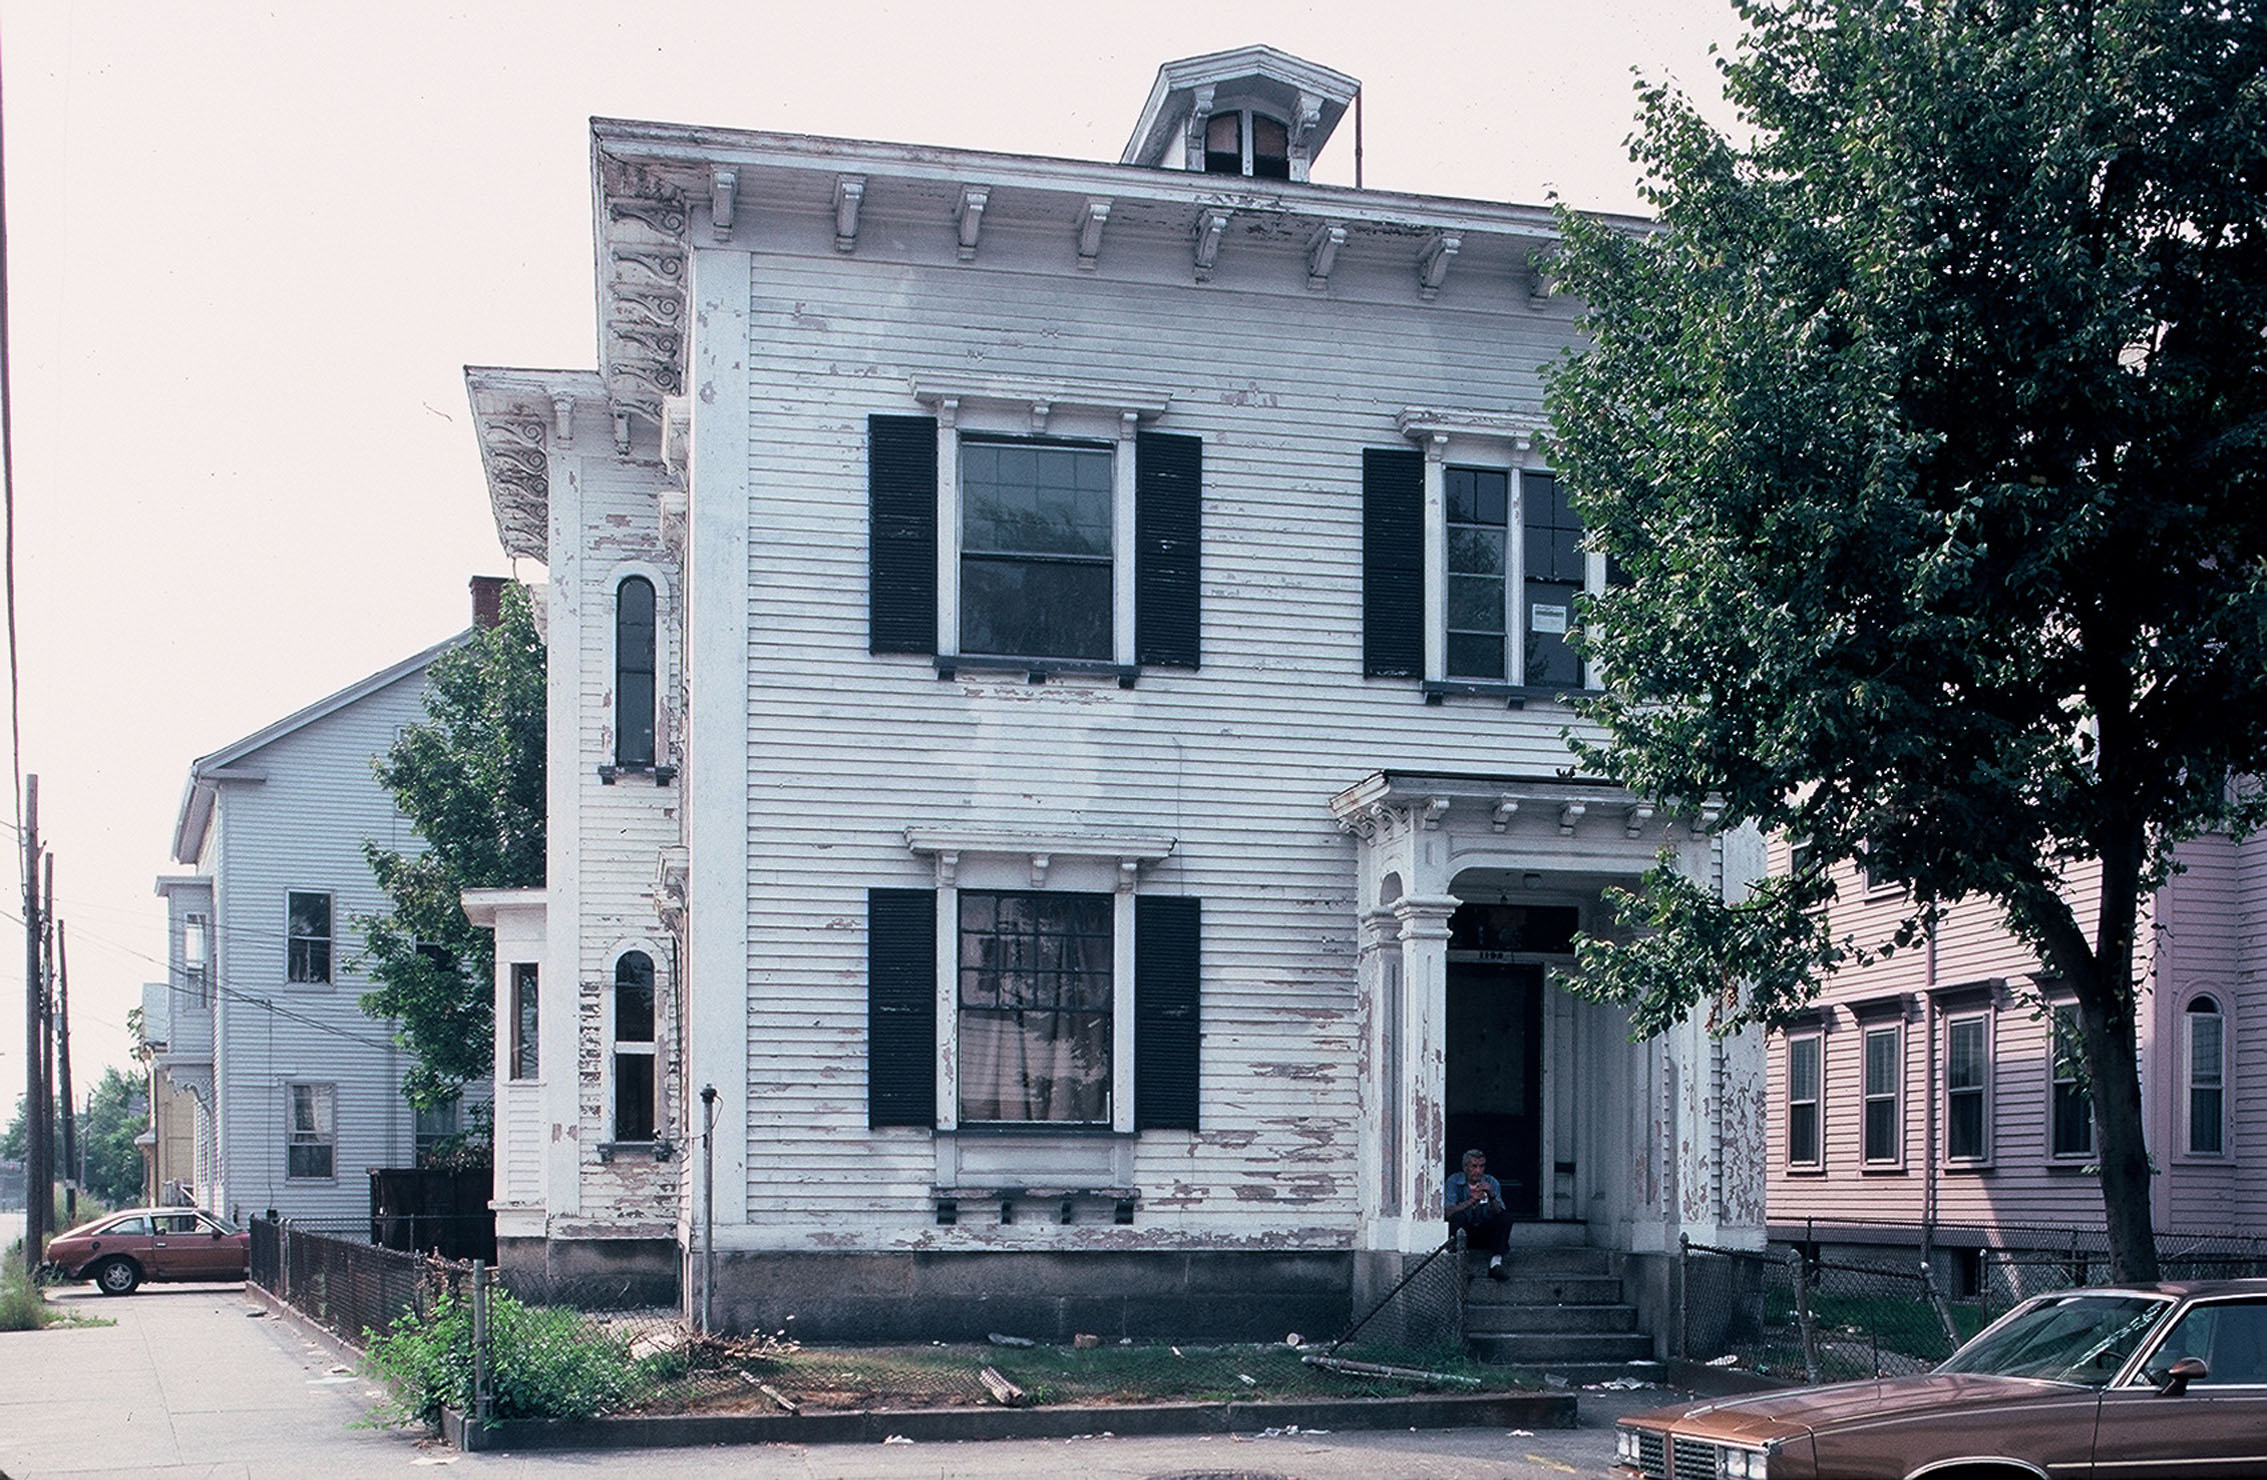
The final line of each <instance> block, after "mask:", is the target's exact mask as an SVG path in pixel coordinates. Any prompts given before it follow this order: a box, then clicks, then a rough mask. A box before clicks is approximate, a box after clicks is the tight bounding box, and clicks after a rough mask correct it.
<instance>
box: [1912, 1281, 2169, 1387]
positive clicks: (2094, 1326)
mask: <svg viewBox="0 0 2267 1480" xmlns="http://www.w3.org/2000/svg"><path fill="white" fill-rule="evenodd" d="M2172 1308H2173V1302H2172V1301H2171V1300H2169V1299H2166V1298H2162V1297H2153V1296H2147V1295H2090V1294H2074V1295H2062V1296H2057V1297H2055V1298H2053V1299H2051V1300H2046V1301H2042V1302H2041V1303H2039V1304H2037V1305H2034V1306H2031V1307H2029V1308H2027V1309H2024V1310H2020V1311H2017V1312H2016V1313H2015V1314H2013V1315H2011V1316H2009V1317H2008V1318H2007V1319H2006V1320H2004V1321H2002V1322H2000V1323H1999V1324H1998V1325H1996V1326H1994V1327H1992V1328H1991V1329H1990V1330H1988V1331H1986V1332H1984V1333H1983V1334H1982V1335H1981V1336H1978V1337H1977V1338H1976V1339H1975V1340H1974V1341H1971V1342H1969V1343H1968V1344H1967V1345H1966V1346H1964V1347H1962V1348H1960V1350H1958V1351H1956V1352H1954V1353H1953V1354H1952V1356H1951V1359H1950V1360H1948V1361H1947V1362H1945V1364H1944V1365H1943V1366H1941V1367H1939V1368H1937V1369H1936V1370H1937V1371H1939V1372H1988V1373H1993V1374H1996V1375H1997V1376H2000V1377H2039V1378H2044V1379H2046V1380H2047V1381H2048V1382H2074V1383H2077V1384H2079V1385H2080V1386H2082V1387H2101V1386H2103V1385H2104V1384H2106V1383H2107V1382H2108V1381H2109V1380H2110V1379H2111V1378H2113V1377H2115V1376H2117V1370H2118V1368H2120V1367H2122V1366H2124V1365H2125V1359H2126V1358H2127V1357H2129V1356H2131V1355H2133V1351H2134V1348H2136V1347H2138V1346H2139V1345H2140V1344H2141V1339H2142V1338H2143V1337H2144V1336H2146V1335H2148V1333H2149V1329H2150V1328H2151V1327H2152V1326H2154V1325H2156V1324H2157V1322H2159V1321H2160V1320H2162V1319H2164V1317H2165V1313H2166V1312H2168V1311H2170V1310H2171V1309H2172Z"/></svg>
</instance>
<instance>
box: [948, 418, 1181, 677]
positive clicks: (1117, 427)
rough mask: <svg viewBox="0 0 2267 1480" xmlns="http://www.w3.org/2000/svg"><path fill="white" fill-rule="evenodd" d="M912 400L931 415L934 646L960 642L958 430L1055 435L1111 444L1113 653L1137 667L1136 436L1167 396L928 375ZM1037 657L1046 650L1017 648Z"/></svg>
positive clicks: (954, 648) (952, 653) (954, 649)
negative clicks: (929, 380)
mask: <svg viewBox="0 0 2267 1480" xmlns="http://www.w3.org/2000/svg"><path fill="white" fill-rule="evenodd" d="M913 398H914V400H916V401H918V402H919V403H920V404H921V405H923V406H925V407H927V408H928V409H929V410H930V411H931V412H933V413H934V414H935V415H936V418H937V653H938V655H939V656H940V657H948V658H954V659H958V658H961V657H963V656H964V655H963V654H962V653H961V650H960V514H961V508H960V438H961V434H962V433H963V432H970V433H979V434H981V435H984V436H988V437H1058V438H1065V439H1068V440H1072V441H1081V442H1100V443H1107V444H1109V445H1110V448H1111V460H1110V661H1111V662H1112V663H1115V664H1117V665H1118V666H1119V667H1123V668H1130V667H1132V666H1134V651H1135V649H1134V436H1135V434H1136V433H1137V432H1138V431H1139V430H1140V429H1141V426H1142V425H1143V423H1145V422H1151V421H1155V420H1156V419H1157V418H1159V417H1161V416H1163V415H1164V414H1165V409H1166V407H1167V406H1168V405H1169V404H1170V403H1171V401H1172V397H1171V396H1169V395H1167V394H1165V393H1163V392H1160V391H1154V390H1148V389H1145V388H1140V387H1131V386H1112V385H1101V384H1096V383H1092V382H1078V381H1047V382H1040V381H1032V382H1010V381H996V380H985V381H974V382H958V383H946V384H937V383H926V384H920V385H916V386H915V387H914V388H913ZM1014 656H1018V657H1025V656H1028V657H1043V656H1045V655H1044V654H1037V653H1033V654H1016V655H1014Z"/></svg>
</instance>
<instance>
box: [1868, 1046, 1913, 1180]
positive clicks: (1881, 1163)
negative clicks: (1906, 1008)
mask: <svg viewBox="0 0 2267 1480" xmlns="http://www.w3.org/2000/svg"><path fill="white" fill-rule="evenodd" d="M1884 1034H1887V1035H1893V1041H1894V1042H1895V1043H1896V1045H1897V1067H1896V1071H1895V1072H1894V1073H1892V1074H1891V1075H1890V1089H1889V1093H1887V1094H1885V1095H1879V1094H1874V1093H1872V1092H1871V1090H1870V1089H1869V1088H1868V1085H1867V1080H1868V1078H1869V1075H1870V1072H1871V1069H1872V1060H1873V1040H1874V1039H1875V1038H1876V1037H1877V1036H1880V1035H1884ZM1882 1100H1887V1101H1888V1102H1889V1104H1890V1105H1891V1107H1892V1114H1891V1116H1890V1122H1891V1126H1892V1134H1893V1135H1894V1136H1895V1138H1896V1142H1897V1145H1896V1149H1895V1151H1894V1152H1893V1153H1892V1154H1891V1155H1889V1156H1870V1155H1868V1154H1867V1146H1866V1125H1867V1122H1868V1121H1870V1120H1871V1119H1872V1116H1871V1114H1870V1113H1869V1112H1870V1111H1871V1110H1872V1108H1873V1106H1874V1105H1875V1104H1876V1103H1878V1102H1880V1101H1882ZM1858 1164H1859V1165H1860V1166H1862V1167H1863V1168H1865V1169H1866V1170H1867V1171H1869V1172H1887V1171H1898V1170H1902V1169H1903V1168H1904V1165H1905V1024H1904V1022H1903V1021H1902V1020H1896V1021H1891V1022H1872V1023H1866V1024H1864V1025H1862V1027H1861V1030H1860V1032H1859V1034H1858Z"/></svg>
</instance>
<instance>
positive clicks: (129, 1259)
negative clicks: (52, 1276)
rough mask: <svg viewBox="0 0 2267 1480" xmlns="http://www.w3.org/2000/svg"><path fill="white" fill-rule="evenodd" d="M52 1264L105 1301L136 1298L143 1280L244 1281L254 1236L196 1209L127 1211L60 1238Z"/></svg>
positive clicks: (51, 1245)
mask: <svg viewBox="0 0 2267 1480" xmlns="http://www.w3.org/2000/svg"><path fill="white" fill-rule="evenodd" d="M47 1263H48V1265H49V1267H50V1268H52V1269H54V1270H56V1271H58V1272H59V1273H61V1275H62V1276H63V1278H65V1279H70V1280H93V1281H94V1283H95V1288H96V1289H99V1290H100V1291H102V1293H103V1294H105V1295H131V1294H133V1293H134V1291H135V1290H136V1289H137V1288H138V1287H139V1286H140V1285H141V1283H142V1282H143V1281H144V1280H241V1279H243V1278H244V1277H245V1275H246V1274H247V1273H249V1272H250V1270H251V1267H252V1236H251V1235H250V1234H248V1233H246V1232H244V1231H243V1230H242V1229H240V1228H238V1227H236V1225H234V1224H232V1223H230V1222H229V1221H228V1220H227V1219H225V1218H222V1217H220V1216H219V1215H218V1214H215V1213H207V1212H203V1211H200V1210H198V1209H194V1208H128V1209H126V1210H125V1211H124V1212H122V1213H112V1214H109V1215H108V1216H107V1217H102V1218H97V1219H95V1220H94V1221H93V1222H92V1223H82V1224H80V1225H79V1226H78V1227H76V1228H74V1229H72V1230H71V1231H70V1232H68V1233H62V1234H57V1235H56V1236H55V1237H54V1238H53V1239H52V1240H50V1241H49V1242H48V1245H47Z"/></svg>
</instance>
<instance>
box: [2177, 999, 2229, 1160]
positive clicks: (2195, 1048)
mask: <svg viewBox="0 0 2267 1480" xmlns="http://www.w3.org/2000/svg"><path fill="white" fill-rule="evenodd" d="M2184 1016H2185V1017H2186V1018H2187V1020H2188V1154H2189V1155H2190V1156H2219V1155H2222V1154H2223V1153H2225V1152H2226V1150H2227V1136H2226V1132H2225V1130H2224V1129H2223V1116H2224V1111H2225V1109H2226V1104H2227V1101H2226V1094H2227V1029H2226V1024H2225V1020H2224V1019H2222V1018H2221V1016H2220V1004H2219V1002H2218V1001H2217V1000H2215V999H2213V998H2211V997H2198V998H2196V999H2195V1000H2193V1001H2192V1002H2190V1003H2189V1004H2188V1011H2187V1013H2185V1014H2184Z"/></svg>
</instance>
